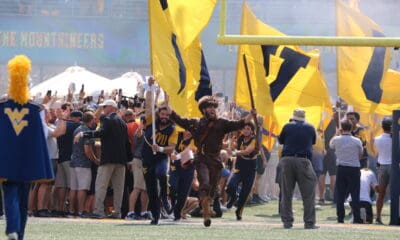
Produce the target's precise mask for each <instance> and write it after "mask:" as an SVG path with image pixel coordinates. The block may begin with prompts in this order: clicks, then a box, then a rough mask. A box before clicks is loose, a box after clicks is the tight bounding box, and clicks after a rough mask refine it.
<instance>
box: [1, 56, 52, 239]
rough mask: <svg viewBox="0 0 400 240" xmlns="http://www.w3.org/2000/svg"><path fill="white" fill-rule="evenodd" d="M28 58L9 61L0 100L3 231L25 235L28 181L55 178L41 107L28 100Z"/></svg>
mask: <svg viewBox="0 0 400 240" xmlns="http://www.w3.org/2000/svg"><path fill="white" fill-rule="evenodd" d="M30 69H31V62H30V60H29V58H28V57H26V56H24V55H17V56H15V57H14V58H13V59H11V60H10V61H9V62H8V73H9V79H10V80H9V88H8V96H7V97H5V98H4V99H1V100H0V132H1V134H0V154H1V158H0V180H1V181H2V182H3V191H4V209H5V214H6V235H7V236H8V239H17V240H22V239H24V231H25V225H26V220H27V213H28V195H29V188H30V183H32V182H47V181H51V180H52V179H53V178H54V173H53V168H52V166H51V162H50V157H49V153H48V150H47V145H46V136H45V135H46V133H45V131H44V127H43V126H44V125H45V124H46V123H45V121H44V111H42V110H43V107H42V106H41V105H38V104H36V103H34V102H31V101H30V100H29V99H30V96H29V87H28V74H29V72H30Z"/></svg>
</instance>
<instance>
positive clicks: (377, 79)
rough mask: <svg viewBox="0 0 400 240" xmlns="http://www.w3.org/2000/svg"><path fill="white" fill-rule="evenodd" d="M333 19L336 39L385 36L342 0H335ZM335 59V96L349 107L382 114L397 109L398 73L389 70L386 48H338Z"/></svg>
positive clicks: (388, 53) (388, 113)
mask: <svg viewBox="0 0 400 240" xmlns="http://www.w3.org/2000/svg"><path fill="white" fill-rule="evenodd" d="M350 3H351V2H350ZM352 6H354V5H352ZM336 20H337V35H338V36H359V37H360V36H365V37H385V35H384V34H383V31H382V29H381V28H380V27H379V26H378V25H377V24H376V23H375V22H374V21H372V20H371V19H370V18H368V17H367V16H365V15H364V14H362V13H361V12H360V11H359V9H358V8H357V7H350V5H346V4H345V3H343V1H341V0H337V16H336ZM337 58H338V93H339V96H340V97H341V98H343V99H344V100H345V101H346V102H347V103H348V104H351V105H353V106H354V107H355V108H357V109H358V110H359V111H361V112H370V113H378V114H382V115H391V113H392V111H393V110H394V109H397V108H399V107H400V94H398V93H399V92H400V84H398V80H399V73H397V72H395V71H393V70H389V64H390V61H391V52H390V49H389V48H384V47H339V48H338V52H337ZM396 81H397V82H396Z"/></svg>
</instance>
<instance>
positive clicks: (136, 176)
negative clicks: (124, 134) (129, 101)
mask: <svg viewBox="0 0 400 240" xmlns="http://www.w3.org/2000/svg"><path fill="white" fill-rule="evenodd" d="M128 124H129V123H128ZM143 126H144V124H143V122H140V123H139V127H138V129H137V131H136V133H135V134H134V136H133V142H134V148H133V160H132V162H131V169H132V174H133V190H132V192H131V194H130V195H129V212H128V214H127V215H126V217H125V219H127V220H139V219H147V220H149V219H151V215H150V213H149V212H147V206H148V203H149V197H148V195H147V191H146V182H145V181H144V175H143V164H142V160H143V156H142V148H143V144H144V138H143ZM128 128H129V127H128ZM139 196H140V207H141V212H140V215H137V214H135V206H136V201H137V199H138V198H139Z"/></svg>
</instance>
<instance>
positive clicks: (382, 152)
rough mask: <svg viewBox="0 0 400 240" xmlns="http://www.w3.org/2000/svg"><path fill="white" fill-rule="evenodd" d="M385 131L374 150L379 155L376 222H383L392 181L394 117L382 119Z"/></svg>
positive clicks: (376, 140)
mask: <svg viewBox="0 0 400 240" xmlns="http://www.w3.org/2000/svg"><path fill="white" fill-rule="evenodd" d="M382 129H383V133H382V134H381V135H380V136H378V137H376V138H375V139H374V148H375V149H374V150H375V152H376V153H377V155H378V161H377V162H378V163H377V165H378V183H379V186H378V198H377V200H376V220H375V223H376V224H383V223H382V219H381V212H382V207H383V201H384V199H385V195H386V188H387V186H388V185H389V183H390V171H391V165H392V136H391V131H392V119H391V118H384V119H383V120H382Z"/></svg>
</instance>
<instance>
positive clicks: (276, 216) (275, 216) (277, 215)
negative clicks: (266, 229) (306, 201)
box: [254, 213, 281, 218]
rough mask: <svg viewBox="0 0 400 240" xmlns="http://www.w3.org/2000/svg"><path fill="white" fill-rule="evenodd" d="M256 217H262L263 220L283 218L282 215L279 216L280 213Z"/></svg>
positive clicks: (257, 215)
mask: <svg viewBox="0 0 400 240" xmlns="http://www.w3.org/2000/svg"><path fill="white" fill-rule="evenodd" d="M254 216H256V217H262V218H280V217H281V215H279V213H275V214H271V215H268V214H255V215H254Z"/></svg>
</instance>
